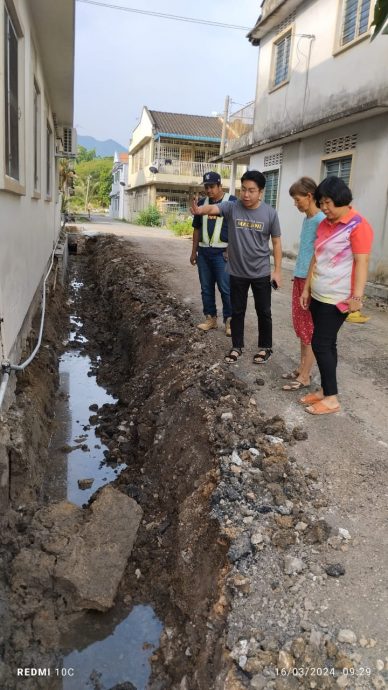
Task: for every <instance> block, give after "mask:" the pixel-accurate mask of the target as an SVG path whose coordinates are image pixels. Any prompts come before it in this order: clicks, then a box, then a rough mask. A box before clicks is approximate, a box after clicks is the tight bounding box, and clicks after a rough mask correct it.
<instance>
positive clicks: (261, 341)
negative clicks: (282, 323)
mask: <svg viewBox="0 0 388 690" xmlns="http://www.w3.org/2000/svg"><path fill="white" fill-rule="evenodd" d="M250 287H251V288H252V292H253V298H254V300H255V309H256V314H257V322H258V328H259V336H258V346H259V348H261V349H262V348H269V347H272V314H271V283H270V276H264V278H256V279H251V278H237V277H236V276H230V301H231V304H232V321H231V329H232V345H233V347H244V321H245V312H246V309H247V301H248V290H249V288H250Z"/></svg>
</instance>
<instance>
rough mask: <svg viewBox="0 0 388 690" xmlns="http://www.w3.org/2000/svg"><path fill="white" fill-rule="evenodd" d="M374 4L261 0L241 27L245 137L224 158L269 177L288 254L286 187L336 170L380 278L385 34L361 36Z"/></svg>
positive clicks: (385, 279)
mask: <svg viewBox="0 0 388 690" xmlns="http://www.w3.org/2000/svg"><path fill="white" fill-rule="evenodd" d="M357 7H358V9H357ZM373 9H374V1H373V0H371V2H369V3H366V2H363V3H358V4H357V3H354V2H351V1H350V0H307V1H306V0H304V1H303V0H283V1H281V0H266V1H265V2H264V3H263V7H262V10H263V11H262V15H261V17H260V18H259V20H258V22H257V24H256V26H255V27H254V29H252V31H251V32H250V40H251V41H252V42H253V43H254V44H259V46H260V47H259V61H258V72H257V84H256V104H255V118H254V128H253V137H252V143H251V144H250V146H249V147H245V148H244V147H242V148H241V149H240V151H239V153H238V154H237V153H236V152H233V153H231V154H230V155H229V156H227V157H226V159H225V160H233V159H234V160H247V157H249V167H250V168H252V169H253V168H256V169H259V170H262V171H263V172H264V173H265V174H267V175H268V176H269V178H270V179H271V184H273V185H274V180H275V181H276V185H275V186H274V187H273V188H274V194H273V199H272V200H273V203H274V205H276V207H277V209H278V212H279V217H280V220H281V225H282V229H283V247H284V249H285V251H288V252H291V253H294V254H295V253H296V252H297V250H298V243H299V233H300V227H301V220H302V218H301V215H300V214H299V213H298V212H297V211H296V210H295V209H294V207H293V202H292V200H291V198H290V197H289V194H288V190H289V187H290V185H291V184H292V183H293V182H294V181H295V180H296V179H297V178H298V177H300V176H302V175H308V176H310V177H312V178H314V179H315V180H316V181H317V182H318V181H320V180H322V179H323V178H324V177H326V176H327V175H329V174H340V176H341V177H343V178H344V179H345V180H346V182H347V183H348V184H349V186H350V187H351V189H352V192H353V197H354V202H353V205H354V207H355V208H357V210H358V211H359V212H360V213H361V214H362V215H364V216H365V217H366V218H367V219H368V221H369V222H370V223H371V225H372V226H373V228H374V231H375V242H374V247H373V253H372V257H371V263H370V269H371V271H370V278H371V279H374V280H377V281H378V282H382V283H386V284H388V239H387V237H388V217H387V216H388V206H387V199H388V165H387V162H386V161H387V160H388V79H387V68H386V65H387V63H388V36H386V35H380V36H378V37H377V38H375V40H373V41H372V42H371V41H370V37H371V29H370V24H371V20H372V16H373ZM357 32H358V33H357ZM255 49H256V50H257V48H253V50H255Z"/></svg>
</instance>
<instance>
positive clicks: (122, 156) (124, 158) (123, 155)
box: [119, 151, 129, 163]
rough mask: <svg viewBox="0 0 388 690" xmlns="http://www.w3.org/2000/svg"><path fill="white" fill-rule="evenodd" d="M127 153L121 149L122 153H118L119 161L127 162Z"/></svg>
mask: <svg viewBox="0 0 388 690" xmlns="http://www.w3.org/2000/svg"><path fill="white" fill-rule="evenodd" d="M128 155H129V154H128V153H126V152H125V151H123V152H122V153H119V160H120V163H128Z"/></svg>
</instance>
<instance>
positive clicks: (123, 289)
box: [0, 237, 388, 690]
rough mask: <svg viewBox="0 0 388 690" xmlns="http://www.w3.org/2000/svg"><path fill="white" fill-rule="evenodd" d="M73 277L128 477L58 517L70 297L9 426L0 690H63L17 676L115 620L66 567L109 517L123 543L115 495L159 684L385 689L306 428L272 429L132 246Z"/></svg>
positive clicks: (155, 685) (94, 416)
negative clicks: (61, 366) (53, 421)
mask: <svg viewBox="0 0 388 690" xmlns="http://www.w3.org/2000/svg"><path fill="white" fill-rule="evenodd" d="M71 271H72V278H73V279H74V280H76V281H77V280H78V281H82V283H83V287H82V289H79V290H77V292H76V293H75V296H74V299H75V301H76V306H77V313H78V314H79V315H80V316H81V318H82V321H83V326H82V335H83V336H85V337H86V339H87V341H86V342H84V343H82V342H81V341H80V339H78V340H77V338H76V339H75V341H74V342H73V343H70V344H68V345H67V347H77V348H81V349H82V350H83V351H84V353H85V354H87V355H88V356H89V357H90V358H91V362H92V373H96V374H97V381H98V382H99V383H100V384H101V385H103V386H104V388H105V389H106V390H107V391H108V393H110V394H112V395H114V396H115V398H116V399H117V402H115V403H111V404H104V405H103V406H102V407H100V408H98V409H95V406H94V405H92V406H91V407H92V409H91V418H90V424H91V425H93V426H96V432H97V434H98V436H99V437H100V439H101V443H103V444H104V445H105V446H106V448H107V450H106V453H105V462H106V463H107V464H108V465H109V466H111V467H115V466H118V465H121V464H125V465H126V469H124V470H123V471H122V472H121V474H120V476H119V477H118V478H117V479H116V480H115V482H114V484H113V489H108V491H109V492H110V493H108V494H107V489H100V490H99V491H97V492H96V494H95V495H94V496H93V497H92V499H91V501H90V503H89V505H88V506H85V507H84V508H76V507H75V506H73V507H71V504H69V503H64V502H62V503H60V504H58V505H57V506H56V505H54V506H45V505H44V500H43V499H44V496H43V494H42V491H41V490H40V487H41V486H42V477H43V473H44V470H45V467H46V466H47V463H49V462H50V452H49V451H48V450H47V448H48V437H49V434H50V433H51V431H52V426H51V427H50V426H49V420H50V418H51V415H52V410H53V394H54V389H55V385H56V383H57V358H58V356H59V354H60V352H61V351H62V349H63V345H62V339H63V335H62V331H61V325H60V324H61V323H62V324H63V323H65V321H66V315H67V307H62V310H60V309H59V310H58V308H57V307H58V296H57V297H55V298H54V299H55V300H56V301H55V302H52V305H51V309H50V315H49V319H48V324H49V325H48V331H47V333H48V340H47V339H46V342H45V346H44V348H43V349H42V351H41V354H40V355H39V358H38V359H37V361H36V362H35V363H34V364H33V365H32V367H31V368H30V369H29V374H28V375H27V376H26V375H24V377H23V380H21V381H20V382H19V388H18V396H17V401H16V405H15V407H14V409H13V410H11V412H10V415H9V419H8V423H9V428H13V429H14V430H15V429H16V428H18V433H17V434H16V432H15V431H13V432H12V435H11V438H10V440H9V453H10V456H11V460H12V491H11V495H12V510H11V511H10V512H9V515H8V517H7V521H6V524H5V525H4V530H3V534H4V539H3V545H4V547H5V548H2V552H1V556H2V563H3V570H2V583H3V592H4V594H3V600H4V602H6V601H7V598H8V601H9V607H8V610H7V608H6V607H5V610H4V620H5V622H6V625H5V626H4V630H3V640H2V650H3V665H2V666H1V668H0V674H2V676H0V677H2V682H1V687H2V688H6V690H19V688H20V687H23V688H27V690H35V688H37V689H38V688H45V689H48V690H59V689H60V688H62V687H63V686H62V684H61V682H62V681H61V679H58V678H53V677H51V678H47V677H46V678H36V677H35V678H33V679H31V678H23V682H22V684H21V681H20V679H17V678H16V676H15V669H16V668H24V667H42V668H52V669H53V668H55V667H60V666H61V664H62V661H61V660H62V657H63V654H64V653H65V652H67V651H69V650H71V649H72V639H73V638H74V630H75V628H77V626H78V627H79V626H83V625H84V624H85V620H86V619H88V620H89V623H90V624H91V625H93V621H94V622H95V620H96V618H95V616H96V615H99V616H101V615H105V614H101V613H99V614H95V613H94V614H92V613H88V612H87V609H88V607H90V608H94V609H96V610H100V611H101V610H102V609H103V610H105V608H104V607H107V608H109V607H110V606H111V603H112V602H111V601H109V603H108V604H106V601H107V600H106V598H104V597H101V596H100V594H99V593H98V596H97V595H96V594H95V592H94V590H93V597H94V599H93V601H97V602H98V604H94V605H93V606H92V605H91V604H90V600H91V598H92V597H91V595H90V593H89V591H88V595H87V597H86V595H85V596H84V598H83V599H82V600H81V599H80V596H79V595H80V593H79V591H77V592H75V591H74V589H69V588H66V587H65V588H64V586H63V575H62V577H59V575H58V573H59V572H60V573H62V574H63V572H64V570H66V566H68V562H66V557H64V555H63V554H64V553H65V554H66V553H67V552H66V548H67V549H69V543H71V539H72V538H73V535H74V533H77V534H80V535H81V536H80V538H82V534H83V531H82V530H85V529H86V530H89V528H90V529H91V528H92V526H93V521H94V519H95V518H94V514H96V513H97V510H98V509H97V507H96V506H97V505H98V506H99V505H100V504H101V503H103V504H104V505H105V506H108V512H106V513H104V514H107V515H110V516H111V519H112V523H115V522H116V523H117V524H118V525H119V527H118V529H119V532H120V534H121V536H123V534H122V533H123V532H124V533H125V529H123V526H122V522H120V519H119V518H120V516H119V515H118V514H116V513H115V507H114V506H115V503H117V501H115V498H114V497H115V495H120V496H121V497H122V499H121V498H120V505H121V500H122V501H124V503H123V504H122V505H123V506H124V505H125V506H127V504H126V503H125V499H128V500H129V499H130V500H131V501H132V502H133V501H134V502H136V504H138V506H139V507H140V509H141V511H142V518H141V522H140V527H139V530H138V532H137V538H136V540H135V543H134V546H133V550H132V552H131V553H130V556H129V558H128V563H127V566H126V568H125V570H124V575H123V577H122V578H121V582H120V585H119V587H118V591H117V592H116V595H115V596H116V601H117V602H118V605H119V607H120V606H124V604H125V605H127V606H128V604H129V605H133V606H135V605H136V604H138V603H142V602H150V603H152V606H153V608H154V610H155V611H156V613H157V615H158V617H159V619H160V620H161V621H162V624H163V632H162V636H161V643H160V647H159V648H158V649H155V650H154V652H153V654H152V657H151V660H152V675H151V678H150V680H149V682H148V685H147V687H148V688H149V690H211V689H212V688H214V690H221V689H224V690H243V688H252V689H255V688H256V689H259V688H261V689H263V690H265V689H267V688H268V689H271V688H274V689H275V690H283V688H302V689H303V688H338V687H348V688H350V690H364V689H365V690H366V689H369V688H384V687H386V679H387V668H388V666H387V662H386V660H385V658H384V654H387V653H388V652H387V650H386V640H374V639H371V638H370V637H366V638H365V639H364V638H362V639H358V638H357V636H356V635H355V634H354V632H353V631H352V630H348V629H345V626H343V629H339V628H338V625H337V626H333V623H332V621H331V620H330V616H327V615H326V613H325V612H326V610H327V608H328V607H327V606H326V602H325V596H326V593H325V591H326V588H327V583H328V580H331V579H332V578H334V579H336V580H337V581H338V583H339V582H340V580H341V578H343V577H345V576H346V572H345V568H344V566H343V558H342V556H343V555H344V554H348V553H349V551H351V550H352V549H353V550H354V554H355V555H354V557H355V558H357V544H355V543H353V540H352V538H351V535H350V534H349V533H348V532H347V530H344V529H341V528H339V526H338V525H335V524H329V523H328V522H327V521H326V519H324V518H323V517H322V510H323V509H326V511H327V508H328V506H330V504H329V500H328V497H327V496H326V495H325V485H324V481H323V477H322V476H321V475H320V473H319V471H317V470H316V469H311V468H310V469H309V468H307V469H306V468H302V467H301V466H300V465H299V464H298V462H297V461H296V459H295V457H294V447H295V446H297V445H298V444H303V443H305V442H306V440H307V441H308V438H307V436H308V435H307V433H306V431H305V430H304V429H303V428H301V427H300V426H294V427H293V426H290V425H289V424H287V425H286V423H285V422H284V420H283V419H282V418H281V417H279V416H275V417H272V418H268V416H267V415H266V414H265V411H262V410H260V408H259V406H258V403H257V400H256V398H255V396H254V395H253V392H252V390H251V389H250V388H249V387H248V385H247V384H245V383H244V382H242V381H240V380H238V379H237V378H236V377H235V376H234V373H233V370H231V369H230V368H228V367H227V366H226V365H224V364H219V363H216V364H215V363H214V356H213V354H212V352H211V351H209V348H208V347H207V341H206V338H204V336H203V334H201V333H199V332H198V331H196V329H195V328H193V325H194V324H193V320H192V314H191V312H190V310H188V309H187V308H186V307H185V306H184V304H183V303H182V302H180V301H179V300H178V299H177V298H176V296H175V295H173V294H171V293H170V292H169V291H168V288H167V287H166V285H165V284H164V283H163V281H162V280H161V279H160V272H159V270H158V267H157V266H155V265H154V264H152V263H151V262H149V261H147V260H146V259H144V258H139V255H138V254H136V253H135V252H134V250H133V248H132V246H131V244H130V243H128V242H127V241H123V240H119V239H112V238H105V237H100V238H99V239H96V238H91V239H89V240H88V242H87V246H86V253H85V254H82V255H81V256H77V257H75V258H74V259H73V260H72V267H71ZM54 315H56V316H54ZM50 334H51V335H50ZM46 338H47V336H46ZM16 421H18V424H17V427H16V426H15V424H16ZM23 426H24V431H25V432H27V433H25V434H24V435H23V433H22V431H23ZM29 439H30V440H31V439H32V443H29ZM112 492H119V494H115V493H112ZM109 501H110V503H109ZM130 505H131V506H132V508H131V510H132V509H133V503H131V504H130ZM109 506H110V507H109ZM127 507H128V510H129V509H130V506H129V504H128V506H127ZM125 509H126V508H125ZM105 510H107V509H105ZM123 510H124V508H120V511H121V512H122V511H123ZM136 510H137V508H136ZM109 511H110V512H109ZM137 514H139V513H137ZM121 517H122V516H121ZM108 521H109V520H108ZM85 524H86V527H85ZM124 536H125V534H124ZM117 542H118V543H120V540H119V538H118V537H117ZM130 549H131V545H129V546H128V552H130ZM120 550H121V549H120ZM109 558H111V555H110V554H109V553H108V554H107V559H109ZM113 562H114V561H113ZM111 565H112V558H111V560H110V566H111ZM68 570H69V568H68V567H67V574H66V577H67V578H69V577H70V575H69V574H68ZM90 578H91V579H93V574H91V575H90ZM112 579H114V578H113V577H111V578H110V580H112ZM109 584H112V583H111V581H110V582H109ZM103 594H104V595H105V593H103ZM6 595H8V596H6ZM88 597H89V599H88ZM319 600H321V602H322V607H321V609H320V610H314V609H315V606H316V604H315V603H313V602H316V601H319ZM101 602H102V603H101ZM98 607H100V608H99V609H98ZM85 609H86V612H85ZM74 687H75V686H74ZM89 687H90V688H95V690H119V688H120V690H124V688H130V687H133V686H131V684H130V683H124V684H120V685H115V686H114V687H112V686H111V687H110V688H108V687H107V686H105V685H102V684H101V682H100V680H99V676H98V669H96V673H95V674H94V675H92V676H91V678H90V683H88V686H87V688H89ZM87 688H85V690H87ZM77 690H78V689H77ZM79 690H84V688H83V687H80V688H79Z"/></svg>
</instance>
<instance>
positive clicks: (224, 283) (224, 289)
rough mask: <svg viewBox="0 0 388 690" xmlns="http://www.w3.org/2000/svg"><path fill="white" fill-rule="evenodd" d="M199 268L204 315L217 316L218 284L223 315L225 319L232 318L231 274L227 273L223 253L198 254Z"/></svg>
mask: <svg viewBox="0 0 388 690" xmlns="http://www.w3.org/2000/svg"><path fill="white" fill-rule="evenodd" d="M197 266H198V274H199V282H200V283H201V294H202V304H203V313H204V314H205V316H207V315H208V314H209V315H210V316H217V307H216V284H217V287H218V289H219V291H220V294H221V299H222V307H223V308H222V314H223V317H224V321H225V319H228V318H230V317H231V316H232V307H231V305H230V285H229V273H227V272H226V261H225V259H224V257H223V254H222V252H219V253H217V254H216V253H211V252H198V256H197Z"/></svg>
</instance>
